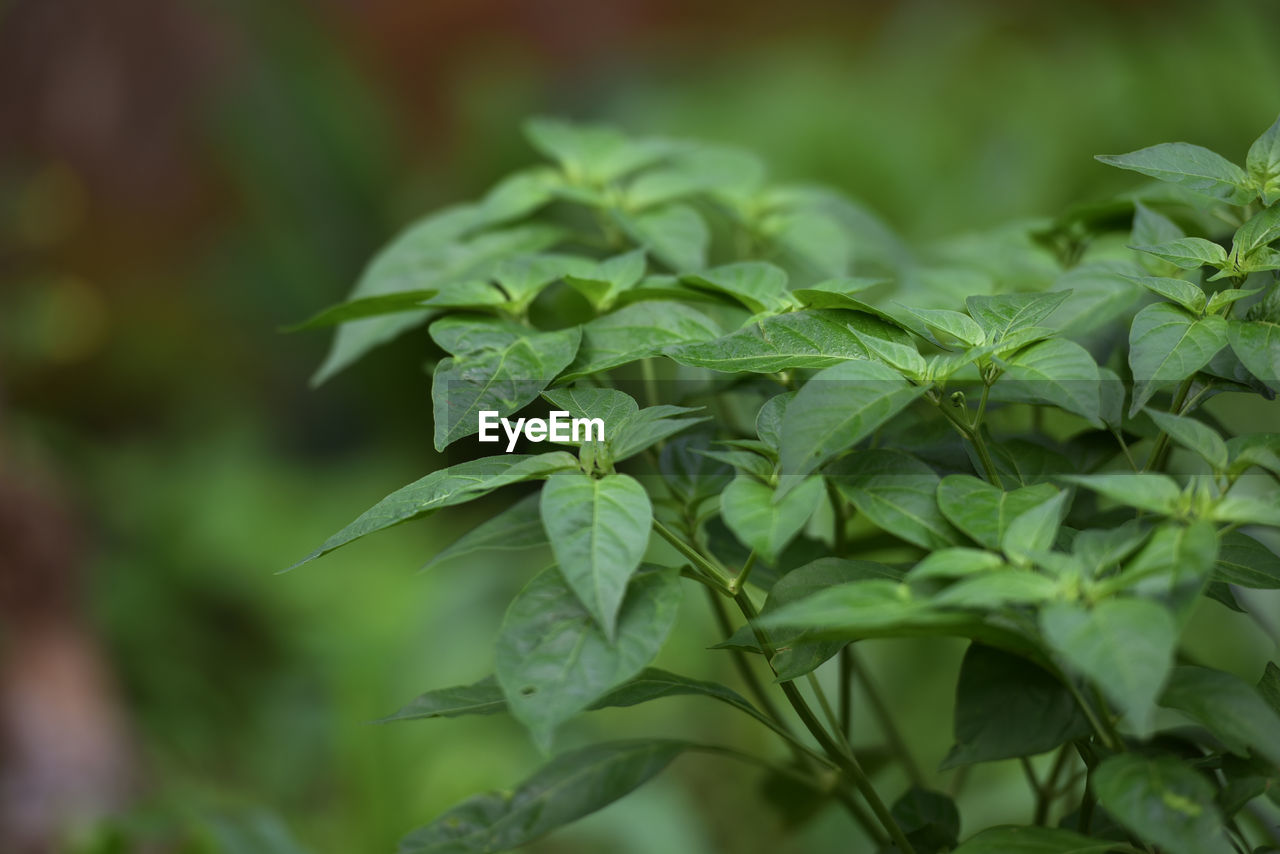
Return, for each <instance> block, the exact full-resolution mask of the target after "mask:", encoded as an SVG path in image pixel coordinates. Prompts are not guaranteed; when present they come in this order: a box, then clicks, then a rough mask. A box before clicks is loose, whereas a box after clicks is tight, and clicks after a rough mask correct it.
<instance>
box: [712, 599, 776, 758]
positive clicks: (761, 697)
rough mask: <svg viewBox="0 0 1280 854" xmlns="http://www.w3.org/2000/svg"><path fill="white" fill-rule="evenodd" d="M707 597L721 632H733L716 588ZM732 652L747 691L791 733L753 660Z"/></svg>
mask: <svg viewBox="0 0 1280 854" xmlns="http://www.w3.org/2000/svg"><path fill="white" fill-rule="evenodd" d="M707 597H708V598H709V599H710V600H711V612H712V613H713V614H715V618H716V625H717V626H719V628H720V633H721V634H723V635H724V636H725V637H729V636H730V635H732V634H733V623H732V622H730V620H729V613H728V611H726V610H725V607H724V603H723V602H722V601H720V597H719V596H718V595H717V594H716V592H715V591H714V590H711V589H708V590H707ZM729 652H730V653H732V657H733V664H734V666H735V667H736V668H737V670H738V675H739V676H741V677H742V681H743V683H744V684H745V685H746V686H747V691H748V692H749V693H750V694H751V696H752V697H754V698H755V700H756V702H757V703H759V704H760V710H761V711H763V712H764V713H765V714H766V715H768V716H769V717H770V718H772V719H773V720H775V721H777V723H778V726H780V727H781V728H782V729H783V730H784V731H785V732H786V733H787V734H788V735H791V734H792V733H791V727H789V726H788V725H787V722H786V720H785V719H784V718H783V717H782V715H781V714H780V713H779V712H778V707H777V706H775V705H774V704H773V700H772V699H771V698H770V697H769V694H768V693H767V692H766V691H765V689H764V684H763V683H761V681H760V677H759V676H757V675H756V672H755V670H754V669H752V667H751V662H750V661H748V660H747V654H746V653H745V652H743V651H742V650H740V649H731V650H729Z"/></svg>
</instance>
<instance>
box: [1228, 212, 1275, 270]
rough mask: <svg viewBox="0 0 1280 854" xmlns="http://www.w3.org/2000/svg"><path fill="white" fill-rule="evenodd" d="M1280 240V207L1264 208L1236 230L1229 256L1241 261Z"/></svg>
mask: <svg viewBox="0 0 1280 854" xmlns="http://www.w3.org/2000/svg"><path fill="white" fill-rule="evenodd" d="M1277 238H1280V205H1273V206H1272V207H1269V208H1264V209H1263V210H1262V211H1260V212H1259V213H1256V214H1254V215H1253V216H1251V217H1249V220H1248V221H1247V222H1246V223H1245V224H1244V225H1242V226H1240V228H1239V229H1237V230H1236V234H1235V238H1234V239H1233V240H1232V241H1231V256H1232V258H1234V259H1237V260H1239V259H1243V258H1247V257H1248V256H1250V255H1252V254H1253V253H1255V252H1257V251H1258V250H1259V249H1261V248H1263V247H1264V246H1266V245H1267V244H1269V243H1272V242H1274V241H1275V240H1276V239H1277Z"/></svg>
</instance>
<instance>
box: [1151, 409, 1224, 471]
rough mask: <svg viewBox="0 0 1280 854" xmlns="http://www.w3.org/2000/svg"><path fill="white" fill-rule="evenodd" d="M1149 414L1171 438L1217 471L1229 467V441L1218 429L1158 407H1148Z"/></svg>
mask: <svg viewBox="0 0 1280 854" xmlns="http://www.w3.org/2000/svg"><path fill="white" fill-rule="evenodd" d="M1147 415H1149V416H1151V420H1152V421H1154V422H1156V426H1157V427H1159V428H1160V429H1161V430H1163V431H1164V432H1166V433H1168V434H1169V438H1171V439H1173V441H1175V442H1177V443H1178V444H1179V445H1181V446H1182V447H1184V448H1186V449H1188V450H1191V451H1195V452H1196V453H1197V454H1199V455H1200V457H1201V458H1203V459H1204V461H1205V462H1207V463H1208V464H1209V465H1210V466H1211V467H1212V468H1213V470H1214V471H1215V472H1220V471H1225V470H1226V468H1227V443H1226V442H1224V441H1222V437H1221V436H1219V435H1218V431H1216V430H1214V429H1213V428H1212V427H1209V426H1207V425H1205V424H1203V423H1201V422H1200V421H1197V420H1196V419H1194V418H1191V417H1189V416H1186V415H1174V414H1172V413H1169V412H1161V411H1160V410H1158V409H1151V408H1148V409H1147Z"/></svg>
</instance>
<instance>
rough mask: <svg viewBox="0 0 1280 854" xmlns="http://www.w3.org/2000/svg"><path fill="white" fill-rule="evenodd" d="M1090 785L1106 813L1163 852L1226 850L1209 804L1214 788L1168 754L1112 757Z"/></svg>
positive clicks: (1214, 852)
mask: <svg viewBox="0 0 1280 854" xmlns="http://www.w3.org/2000/svg"><path fill="white" fill-rule="evenodd" d="M1093 784H1094V786H1095V788H1096V789H1097V792H1098V802H1099V803H1100V804H1102V806H1104V807H1106V808H1107V812H1109V813H1110V814H1111V815H1112V816H1113V817H1114V818H1115V819H1116V820H1117V821H1118V822H1120V823H1121V824H1123V825H1124V826H1125V827H1127V828H1128V829H1129V830H1131V831H1133V832H1134V833H1136V834H1137V835H1138V836H1139V837H1141V838H1142V839H1144V840H1146V841H1148V842H1152V843H1155V844H1156V845H1159V846H1160V849H1161V850H1162V851H1168V852H1169V853H1170V854H1222V852H1224V851H1230V850H1231V843H1230V842H1229V841H1228V840H1227V836H1226V834H1225V833H1224V832H1223V830H1222V815H1221V813H1219V811H1218V807H1217V805H1216V804H1215V803H1214V790H1215V789H1214V785H1213V784H1212V783H1210V782H1209V781H1208V780H1207V779H1205V778H1204V777H1202V776H1201V775H1200V774H1198V773H1197V772H1195V771H1193V770H1191V768H1189V767H1188V766H1187V765H1185V764H1184V763H1182V762H1180V761H1179V760H1177V759H1175V758H1173V757H1172V756H1159V757H1154V758H1148V757H1145V756H1139V755H1137V754H1134V753H1124V754H1121V755H1119V756H1112V757H1110V758H1109V759H1106V760H1104V761H1103V762H1102V764H1101V765H1099V766H1098V768H1097V770H1095V771H1094V773H1093Z"/></svg>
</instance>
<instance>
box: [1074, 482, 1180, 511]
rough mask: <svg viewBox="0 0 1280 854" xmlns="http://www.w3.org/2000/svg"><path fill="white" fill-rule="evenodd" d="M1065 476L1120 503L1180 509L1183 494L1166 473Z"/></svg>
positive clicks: (1143, 508)
mask: <svg viewBox="0 0 1280 854" xmlns="http://www.w3.org/2000/svg"><path fill="white" fill-rule="evenodd" d="M1062 479H1063V480H1066V481H1070V482H1071V483H1076V484H1079V485H1080V486H1083V487H1085V488H1086V489H1091V490H1093V491H1094V492H1096V493H1098V494H1099V495H1105V496H1106V497H1107V498H1110V499H1111V500H1112V501H1115V502H1117V503H1119V504H1124V505H1127V506H1129V507H1136V508H1138V509H1139V510H1150V511H1151V512H1152V513H1160V514H1162V515H1166V516H1168V515H1172V514H1174V513H1176V512H1177V509H1178V498H1179V496H1181V495H1182V490H1181V489H1180V488H1179V487H1178V484H1177V483H1176V482H1175V481H1174V480H1173V479H1172V478H1170V477H1168V476H1166V475H1163V474H1068V475H1063V476H1062Z"/></svg>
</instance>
